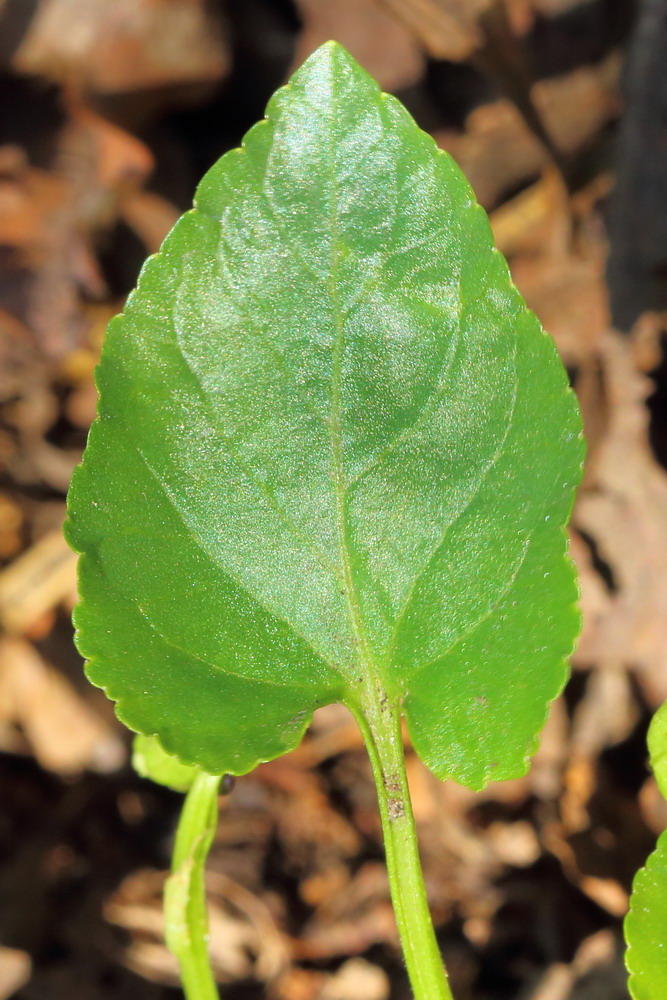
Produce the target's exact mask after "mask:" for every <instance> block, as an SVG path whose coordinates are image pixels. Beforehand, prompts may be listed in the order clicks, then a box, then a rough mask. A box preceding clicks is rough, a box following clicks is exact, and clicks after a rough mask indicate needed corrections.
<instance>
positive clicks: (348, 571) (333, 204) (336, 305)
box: [328, 121, 384, 700]
mask: <svg viewBox="0 0 667 1000" xmlns="http://www.w3.org/2000/svg"><path fill="white" fill-rule="evenodd" d="M329 136H330V141H329V162H330V163H331V196H330V205H329V224H330V228H331V262H330V268H329V281H328V285H329V289H328V290H329V297H330V301H331V307H332V313H333V317H334V323H335V339H334V345H333V352H332V374H331V411H330V420H329V434H330V440H331V454H332V459H333V483H334V492H335V499H336V516H337V522H338V539H339V545H340V558H341V567H342V580H341V584H342V588H343V597H344V600H345V604H346V606H347V610H348V614H349V617H350V625H351V628H352V635H353V645H354V647H355V649H356V653H357V656H358V658H359V661H360V667H361V671H362V676H361V677H356V678H355V677H351V678H348V681H349V682H350V687H349V689H348V693H349V694H350V695H351V694H352V692H353V691H354V690H355V688H356V689H357V690H359V693H360V694H361V689H363V688H369V687H371V686H372V688H373V689H374V691H375V692H377V696H378V697H380V696H381V694H382V692H383V691H384V684H383V683H382V679H381V677H380V673H379V671H378V669H377V666H376V663H375V661H374V659H373V655H372V652H371V649H370V647H369V644H368V640H367V638H366V634H365V631H364V626H363V620H362V616H361V608H360V606H359V599H358V596H357V591H356V587H355V584H354V576H353V573H352V566H351V564H350V551H349V547H348V540H347V526H346V519H345V466H344V463H343V436H342V431H341V383H342V369H343V349H344V343H345V319H344V314H343V311H342V309H341V304H340V290H339V277H338V257H339V250H338V231H337V230H338V192H337V185H336V168H335V139H334V128H333V122H332V121H330V123H329ZM371 697H372V696H371ZM355 700H358V699H355Z"/></svg>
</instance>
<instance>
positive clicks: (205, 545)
mask: <svg viewBox="0 0 667 1000" xmlns="http://www.w3.org/2000/svg"><path fill="white" fill-rule="evenodd" d="M98 385H99V388H100V392H101V398H100V409H99V419H98V420H97V422H96V423H95V425H94V427H93V429H92V431H91V436H90V440H89V445H88V450H87V452H86V457H85V460H84V463H83V466H82V467H81V468H80V469H79V470H78V472H77V473H76V475H75V479H74V482H73V486H72V491H71V496H70V517H69V522H68V529H67V530H68V537H69V539H70V541H71V544H72V545H73V546H74V548H75V549H76V550H77V551H79V552H80V553H82V554H83V558H82V560H81V568H80V591H81V597H82V602H81V604H80V606H79V609H78V612H77V616H76V623H77V626H78V629H79V645H80V649H81V651H82V652H83V654H84V655H85V656H86V657H88V658H89V660H90V663H89V667H88V670H89V676H90V678H91V679H92V680H93V682H94V683H96V684H99V685H101V686H104V687H105V688H106V690H107V692H108V693H109V695H110V697H112V698H114V699H116V700H117V701H118V712H119V715H120V716H121V718H122V719H123V720H124V721H125V722H126V723H127V724H128V725H129V726H130V727H131V728H133V729H135V730H138V731H140V732H144V733H157V734H158V735H159V737H160V740H161V742H162V744H163V745H164V746H165V747H166V748H167V749H168V750H169V751H170V752H173V753H176V754H178V755H179V756H180V757H181V758H182V759H183V760H185V761H188V762H193V763H197V764H199V765H201V766H202V767H203V768H204V769H206V770H209V771H210V772H212V773H220V772H223V771H230V772H233V773H237V774H238V773H243V772H244V771H247V770H249V769H250V768H252V767H253V766H254V765H255V764H256V763H257V762H258V761H259V760H267V759H270V758H272V757H275V756H277V755H278V754H281V753H283V752H285V751H286V750H289V749H290V748H292V747H294V746H295V745H296V744H297V743H298V741H299V740H300V738H301V735H302V733H303V731H304V728H305V727H306V725H307V724H308V721H309V718H310V715H311V713H312V711H313V709H314V708H316V707H317V706H318V705H323V704H326V703H328V702H332V701H337V700H341V701H344V702H346V703H347V704H348V705H351V706H353V707H356V708H357V709H358V708H359V706H363V705H366V706H367V705H368V704H370V703H371V701H372V700H373V699H374V702H373V703H382V699H389V700H391V702H392V703H393V704H396V705H397V704H398V703H399V702H402V706H403V712H404V714H405V716H406V719H407V724H408V727H409V730H410V733H411V736H412V740H413V742H414V745H415V747H416V749H417V751H418V753H419V754H420V756H421V757H422V758H423V759H424V761H425V762H426V763H427V764H428V766H429V767H430V768H431V769H432V770H433V771H435V773H436V774H438V775H439V776H441V777H446V776H451V777H455V778H457V779H458V780H460V781H462V782H464V783H466V784H468V785H470V786H472V787H481V786H482V785H483V784H484V783H485V781H487V780H488V779H489V778H490V777H495V778H505V777H510V776H515V775H517V774H520V773H523V772H524V770H525V767H526V757H527V753H528V752H530V751H531V750H532V749H533V748H534V743H535V739H536V734H537V732H538V731H539V729H540V728H541V726H542V723H543V721H544V718H545V714H546V711H547V706H548V702H549V701H550V700H551V699H552V698H554V697H555V695H556V694H557V693H558V692H559V690H560V689H561V687H562V685H563V683H564V679H565V676H566V658H567V656H568V654H569V653H570V651H571V649H572V646H573V642H574V638H575V636H576V633H577V630H578V623H579V616H578V612H577V610H576V607H575V603H576V596H577V590H576V583H575V578H574V573H573V569H572V567H571V565H570V563H569V561H568V559H567V557H566V536H565V532H564V525H565V522H566V520H567V517H568V515H569V511H570V507H571V503H572V496H573V491H574V488H575V486H576V484H577V481H578V478H579V474H580V465H581V459H582V451H583V446H582V441H581V437H580V424H579V416H578V412H577V407H576V403H575V401H574V397H573V395H572V394H571V392H570V390H569V388H568V385H567V379H566V376H565V373H564V371H563V368H562V366H561V363H560V361H559V359H558V356H557V353H556V350H555V348H554V345H553V343H552V341H551V340H550V338H549V337H548V336H547V335H546V334H545V333H544V331H543V330H542V329H541V327H540V325H539V323H538V321H537V320H536V319H535V317H534V316H533V315H532V314H531V313H530V312H528V311H527V309H526V308H525V305H524V303H523V301H522V299H521V297H520V296H519V294H518V292H517V291H516V289H515V288H514V287H513V286H512V284H511V282H510V280H509V277H508V271H507V267H506V264H505V262H504V260H503V259H502V257H501V256H500V255H499V254H498V253H497V252H496V251H495V250H493V249H492V239H491V232H490V228H489V224H488V220H487V218H486V216H485V214H484V212H483V211H482V210H481V208H480V207H479V206H478V205H477V204H476V203H475V200H474V197H473V195H472V192H471V190H470V188H469V186H468V184H467V182H466V180H465V178H464V177H463V176H462V174H461V172H460V171H459V169H458V168H457V167H456V165H455V164H454V162H453V161H452V160H451V158H450V157H448V156H447V155H446V154H444V153H442V152H440V151H438V150H437V149H436V146H435V145H434V143H433V140H432V139H431V138H430V137H429V136H428V135H426V134H425V133H423V132H421V131H420V130H419V129H418V128H417V126H416V125H415V123H414V121H413V120H412V119H411V117H410V116H409V114H408V113H407V111H406V110H405V108H403V106H402V105H401V104H400V103H399V102H398V101H397V100H395V99H394V98H392V97H388V96H387V95H384V94H381V93H380V91H379V89H378V87H377V85H376V84H375V82H374V81H373V80H372V79H371V78H370V77H369V76H368V75H367V74H366V73H365V72H364V71H363V70H362V69H361V67H360V66H358V64H357V63H356V62H355V61H354V60H353V59H352V58H351V57H350V56H349V55H348V54H347V53H346V52H345V50H344V49H342V48H341V47H340V46H338V45H335V44H333V43H330V44H328V45H326V46H323V47H322V48H321V49H319V50H318V51H317V52H316V53H315V54H314V55H313V56H312V57H311V58H310V59H309V60H308V61H307V62H306V63H305V64H304V66H303V67H302V68H301V69H300V70H299V71H298V72H297V73H296V74H295V75H294V77H293V78H292V80H291V81H290V83H289V85H288V86H287V87H285V88H283V89H282V90H280V91H278V93H277V94H276V95H275V96H274V97H273V99H272V100H271V102H270V104H269V107H268V109H267V119H266V120H264V121H262V122H260V123H259V124H258V125H256V126H255V127H254V128H253V129H251V130H250V132H249V133H248V135H247V136H246V138H245V140H244V143H243V148H242V149H240V150H235V151H232V152H230V153H228V154H226V155H225V156H224V157H223V158H222V159H221V160H220V161H219V162H218V163H217V164H216V165H215V166H214V167H213V168H212V170H211V171H210V172H209V173H208V174H207V176H206V177H205V178H204V180H203V181H202V183H201V185H200V187H199V189H198V192H197V196H196V200H195V210H194V211H192V212H189V213H187V214H186V215H185V216H183V218H182V219H181V220H180V221H179V222H178V223H177V225H176V226H175V227H174V229H173V230H172V232H171V233H170V235H169V236H168V237H167V240H166V241H165V244H164V246H163V248H162V250H161V251H160V253H159V254H158V255H157V256H156V257H154V258H152V259H151V260H149V261H148V263H147V264H146V266H145V268H144V270H143V272H142V275H141V279H140V283H139V287H138V289H137V291H136V292H135V293H134V294H133V295H132V296H131V297H130V300H129V301H128V303H127V307H126V309H125V312H124V314H123V315H122V316H120V317H118V318H116V319H115V320H114V321H113V322H112V324H111V326H110V328H109V332H108V336H107V340H106V343H105V347H104V351H103V357H102V362H101V365H100V367H99V370H98ZM369 699H370V700H369Z"/></svg>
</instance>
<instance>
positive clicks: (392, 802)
mask: <svg viewBox="0 0 667 1000" xmlns="http://www.w3.org/2000/svg"><path fill="white" fill-rule="evenodd" d="M387 812H388V813H389V819H390V820H392V821H393V820H395V819H401V818H402V817H403V816H405V807H404V805H403V803H402V801H401V800H400V799H393V798H392V799H389V802H388V804H387Z"/></svg>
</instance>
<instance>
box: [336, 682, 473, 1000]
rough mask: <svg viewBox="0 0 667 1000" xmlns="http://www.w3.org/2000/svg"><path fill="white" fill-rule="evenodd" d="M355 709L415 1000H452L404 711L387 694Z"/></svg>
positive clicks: (381, 694)
mask: <svg viewBox="0 0 667 1000" xmlns="http://www.w3.org/2000/svg"><path fill="white" fill-rule="evenodd" d="M365 701H366V703H365V704H364V705H363V707H362V709H361V710H356V709H353V712H354V715H355V717H356V719H357V722H358V723H359V727H360V729H361V732H362V734H363V737H364V742H365V743H366V749H367V751H368V756H369V757H370V760H371V765H372V768H373V776H374V778H375V785H376V787H377V795H378V804H379V807H380V814H381V816H382V831H383V834H384V844H385V854H386V858H387V872H388V874H389V886H390V889H391V899H392V903H393V905H394V912H395V914H396V923H397V925H398V933H399V936H400V939H401V946H402V948H403V956H404V958H405V964H406V966H407V970H408V975H409V977H410V983H411V985H412V990H413V993H414V995H415V1000H453V997H452V993H451V990H450V988H449V983H448V982H447V976H446V973H445V970H444V967H443V964H442V957H441V955H440V949H439V948H438V942H437V941H436V937H435V931H434V930H433V923H432V921H431V914H430V912H429V908H428V901H427V898H426V888H425V886H424V876H423V875H422V869H421V863H420V860H419V849H418V846H417V831H416V829H415V820H414V816H413V813H412V803H411V801H410V791H409V788H408V779H407V775H406V772H405V754H404V752H403V738H402V733H401V713H400V708H399V706H398V705H397V704H391V703H390V701H389V699H388V698H387V696H386V694H384V692H382V693H380V695H379V697H378V696H377V695H376V696H375V697H372V696H371V697H369V698H368V699H365Z"/></svg>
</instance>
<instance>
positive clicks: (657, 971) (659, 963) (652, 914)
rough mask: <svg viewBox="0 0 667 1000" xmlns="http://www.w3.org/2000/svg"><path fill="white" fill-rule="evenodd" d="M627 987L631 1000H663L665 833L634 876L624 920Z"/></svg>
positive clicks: (666, 964) (666, 975) (666, 968)
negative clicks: (632, 999) (628, 908)
mask: <svg viewBox="0 0 667 1000" xmlns="http://www.w3.org/2000/svg"><path fill="white" fill-rule="evenodd" d="M624 929H625V939H626V941H627V943H628V950H627V952H626V958H625V961H626V965H627V967H628V971H629V972H630V979H629V982H628V986H629V988H630V993H631V995H632V997H633V998H634V1000H663V997H664V995H665V983H667V830H666V831H665V832H664V833H662V834H661V835H660V838H659V840H658V846H657V848H656V849H655V851H654V852H653V854H651V856H650V857H649V859H648V861H647V862H646V867H645V868H642V869H641V870H640V871H639V872H637V874H636V876H635V880H634V883H633V886H632V896H631V899H630V911H629V913H628V915H627V916H626V918H625V928H624Z"/></svg>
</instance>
